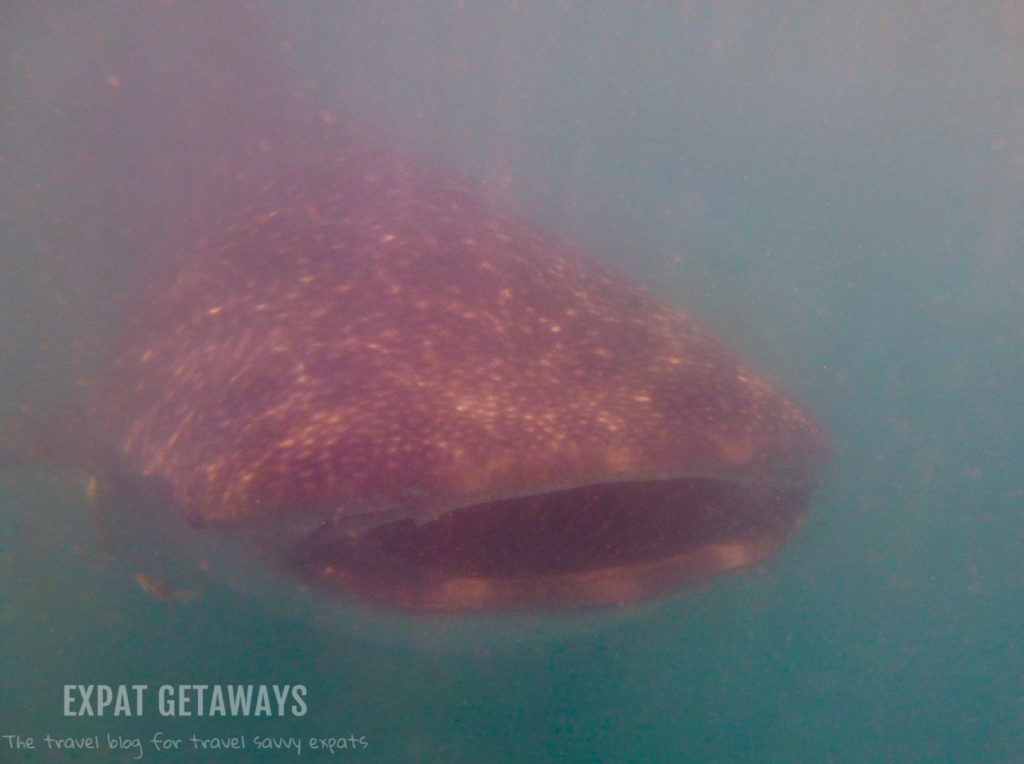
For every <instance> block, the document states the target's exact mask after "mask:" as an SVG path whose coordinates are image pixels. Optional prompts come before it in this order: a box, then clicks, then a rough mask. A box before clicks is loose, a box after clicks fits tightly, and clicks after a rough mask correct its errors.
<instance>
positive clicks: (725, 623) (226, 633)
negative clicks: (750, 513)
mask: <svg viewBox="0 0 1024 764" xmlns="http://www.w3.org/2000/svg"><path fill="white" fill-rule="evenodd" d="M269 5H270V7H268V8H264V9H263V10H262V12H261V13H262V15H263V16H264V17H265V18H266V19H267V25H268V27H269V28H271V29H273V30H275V32H274V34H275V35H276V36H277V38H278V39H280V40H282V41H284V42H285V43H286V44H284V45H282V47H283V48H284V50H283V53H284V56H283V58H284V60H285V62H286V63H287V66H288V67H289V75H290V77H291V78H293V80H294V82H296V83H300V84H301V86H302V87H303V88H304V89H306V90H307V91H309V92H310V93H312V94H313V98H312V100H313V101H315V102H317V103H320V104H322V105H323V107H324V108H325V109H329V110H331V111H334V112H337V113H339V114H344V115H347V116H348V117H351V118H354V119H355V120H357V121H358V122H360V123H361V124H362V125H364V126H365V127H367V128H368V129H369V130H372V131H373V132H375V133H377V134H379V135H381V136H384V137H385V138H386V139H387V140H388V141H390V142H392V143H394V144H396V145H398V146H400V147H402V148H403V149H404V150H406V151H407V152H408V153H411V154H415V155H419V156H423V157H426V158H427V159H429V160H430V161H434V162H436V163H438V164H439V165H441V166H444V165H448V166H452V167H457V168H460V169H461V170H463V171H465V172H467V173H468V174H470V175H471V176H473V177H475V178H477V179H479V180H480V181H482V182H483V183H484V184H486V186H487V187H488V189H489V190H490V192H492V193H493V194H494V195H496V196H498V197H499V198H502V199H504V200H506V201H507V203H508V204H510V205H512V206H515V207H518V208H519V209H521V210H523V211H524V212H526V213H527V214H529V215H530V216H531V217H533V218H534V219H536V220H538V221H539V222H541V223H542V224H543V225H545V226H547V227H549V228H552V229H555V230H558V231H560V232H562V233H564V234H565V235H566V236H568V237H570V238H572V239H574V240H576V241H579V242H581V243H583V244H584V245H586V246H587V247H588V248H589V249H591V250H592V251H593V252H594V253H595V254H596V255H597V256H600V257H604V258H606V259H608V260H609V261H611V262H614V263H615V264H616V265H617V266H618V267H619V268H620V269H621V270H623V271H625V272H627V273H630V274H632V275H633V276H635V277H636V278H637V279H638V280H640V281H642V282H645V283H647V284H650V285H651V286H652V287H653V288H654V289H655V290H656V291H658V292H659V293H660V294H661V295H662V296H663V297H664V298H665V299H667V300H669V301H672V302H674V303H677V304H679V305H683V306H685V307H686V309H687V310H689V311H690V312H692V313H694V314H695V315H697V316H699V317H700V318H701V320H702V321H704V322H705V323H706V324H708V325H709V326H710V327H711V328H712V329H713V330H714V332H715V333H716V334H718V335H719V336H720V337H721V338H722V339H724V340H725V341H726V342H727V344H729V345H731V346H732V347H733V348H735V349H736V350H738V351H739V352H740V353H741V354H742V355H744V356H747V357H748V358H750V359H751V360H752V361H754V362H755V363H756V364H757V365H758V366H760V367H761V368H762V369H763V370H765V371H766V372H768V373H769V374H770V375H771V376H773V377H774V378H775V379H776V380H778V381H779V382H780V383H781V384H782V386H783V387H784V388H785V389H787V390H789V391H790V392H792V393H794V394H795V395H796V396H797V397H798V398H799V399H800V400H802V401H803V402H805V403H806V404H808V405H809V407H810V408H811V409H812V410H814V411H815V412H817V413H818V414H819V415H820V416H821V417H822V418H823V419H824V420H825V421H826V423H827V424H828V425H829V427H830V428H831V430H832V432H833V435H834V438H835V443H836V454H835V461H834V465H833V468H832V471H831V475H830V478H829V482H828V485H827V486H826V489H825V490H824V493H823V495H822V496H821V498H820V500H819V501H818V502H817V503H816V505H815V506H814V508H813V510H812V513H811V514H810V516H809V518H808V520H807V523H806V524H805V527H804V529H803V530H802V532H801V533H800V534H799V535H798V537H797V538H796V539H795V540H794V541H793V543H792V544H791V545H790V546H789V547H787V548H786V549H785V550H784V551H783V552H782V554H780V555H779V556H778V558H776V559H774V560H771V561H770V562H769V563H768V564H766V565H763V566H761V567H759V568H757V569H756V570H753V571H749V572H746V573H744V574H742V575H738V576H735V577H730V578H727V579H724V580H721V581H719V582H716V583H715V584H714V585H713V586H711V587H708V588H707V589H706V590H700V591H695V592H689V593H686V594H685V595H683V596H682V597H680V598H679V599H678V600H676V601H673V602H667V603H664V604H662V605H661V606H660V607H658V608H656V609H654V610H653V611H652V612H650V613H646V614H644V615H643V617H642V618H639V619H637V620H636V621H632V622H627V623H626V624H624V625H618V626H616V627H614V628H610V629H607V630H599V631H597V632H595V633H589V634H584V635H576V636H574V637H572V638H569V639H566V640H564V641H556V642H553V643H543V644H526V645H519V646H512V647H508V646H504V647H500V648H494V649H490V648H489V647H488V646H487V645H480V646H478V648H477V649H474V650H464V651H461V652H457V653H449V652H447V651H443V650H437V651H430V650H408V649H402V648H400V647H384V646H380V645H375V644H372V643H371V644H367V643H364V642H361V641H357V640H352V639H350V638H349V637H347V636H345V635H339V634H335V633H330V632H324V631H321V630H315V629H311V628H309V626H308V624H304V623H302V622H299V621H292V620H289V619H287V618H284V617H281V616H278V615H270V614H267V613H264V612H262V611H260V610H258V609H256V608H254V607H253V606H252V605H251V604H249V603H246V602H242V603H240V602H239V600H238V599H237V598H236V597H234V596H233V595H232V594H231V593H230V592H220V591H217V590H212V591H210V592H208V593H207V594H206V596H204V597H203V598H202V599H201V600H199V601H197V602H193V603H189V604H187V605H177V606H174V605H169V604H166V603H163V602H160V601H159V600H157V599H155V598H154V597H152V596H150V595H149V594H147V593H145V592H143V591H141V590H140V588H139V587H138V585H137V584H136V582H135V581H134V580H132V578H131V576H130V575H128V574H127V573H126V571H125V570H124V569H123V568H122V567H119V566H118V565H117V564H116V561H115V560H113V559H111V558H110V557H109V556H108V555H107V554H106V553H105V552H104V550H103V548H102V545H101V544H100V543H99V542H98V541H97V540H96V538H95V533H94V530H93V524H92V520H91V518H90V515H89V507H88V504H87V501H86V498H85V491H84V483H85V481H86V479H87V478H88V474H87V473H83V472H81V471H76V470H74V469H70V468H65V467H61V466H57V465H45V464H44V465H37V466H30V467H27V468H19V469H17V470H7V471H5V472H4V473H2V475H0V646H2V647H0V734H11V733H19V734H27V735H35V736H37V737H39V736H41V735H42V734H44V733H45V732H50V733H51V734H93V733H98V734H101V735H102V734H103V733H105V732H106V731H111V732H114V733H121V734H135V735H142V736H144V737H148V736H149V735H151V734H152V733H153V732H154V731H156V730H158V729H162V730H165V731H167V732H169V733H177V734H181V735H188V734H191V733H192V732H197V733H198V734H209V735H213V734H218V735H228V734H248V735H253V734H275V735H276V734H295V735H302V736H314V735H321V736H328V735H335V736H343V735H348V734H355V735H357V736H359V735H364V736H366V738H367V739H368V740H369V742H370V748H369V749H367V751H365V752H363V753H361V754H360V756H361V758H362V759H364V760H380V761H397V760H413V761H416V760H422V761H483V760H486V761H544V760H549V759H554V758H556V757H559V758H560V759H561V760H566V761H569V760H576V761H591V760H592V761H626V760H637V761H680V760H692V761H698V760H714V761H722V762H724V761H798V760H802V761H887V760H889V761H979V762H981V761H992V762H1006V761H1016V760H1024V682H1022V680H1021V677H1022V676H1024V654H1022V650H1024V647H1022V639H1021V634H1022V633H1024V556H1022V554H1021V550H1022V548H1024V530H1022V520H1024V513H1022V506H1024V485H1022V481H1021V472H1022V465H1024V393H1022V390H1024V384H1022V382H1024V230H1022V221H1024V4H1020V3H1014V2H1007V3H998V2H994V3H984V4H973V3H959V4H958V3H943V4H938V3H915V2H902V3H901V2H897V3H886V4H879V3H852V2H843V3H838V2H836V3H820V4H809V3H788V2H785V3H771V4H748V3H726V2H723V3H715V4H707V3H683V2H676V3H649V4H645V3H632V2H628V3H627V2H621V3H615V2H606V3H595V2H559V3H540V4H525V3H513V2H509V3H491V2H483V3H474V2H452V3H425V4H411V3H369V2H368V3H352V4H339V3H328V2H323V3H313V2H297V3H289V4H269ZM94 7H97V8H101V6H100V5H99V4H97V5H96V6H94ZM53 8H56V9H57V10H56V11H55V10H53V9H50V10H49V11H48V12H47V13H46V14H40V13H39V12H38V10H37V7H36V5H35V4H32V3H23V4H18V3H10V4H5V6H4V7H3V8H2V9H0V56H2V61H3V68H2V73H0V130H2V131H3V132H2V134H0V156H2V162H0V403H2V406H0V408H3V409H7V410H9V409H16V408H18V407H19V406H21V405H23V404H25V403H35V404H48V403H53V402H63V401H74V400H75V399H76V398H80V397H81V395H82V392H81V390H80V389H79V388H80V385H78V384H76V379H77V378H78V377H79V376H81V375H82V374H85V375H86V376H87V371H88V366H89V357H90V355H91V350H90V348H91V347H92V346H93V345H94V344H95V343H97V342H102V339H100V340H97V337H99V338H102V337H104V336H107V335H108V333H109V330H110V326H111V323H112V321H113V318H112V315H111V314H112V312H113V311H111V310H110V308H109V306H110V305H112V304H117V303H118V301H120V300H122V299H123V292H124V291H125V290H131V289H132V287H133V284H134V282H133V278H135V274H134V271H133V270H132V268H131V265H130V263H127V262H126V261H128V260H130V258H131V253H123V252H101V251H97V250H96V249H95V248H89V247H88V246H77V245H72V244H69V245H68V246H66V247H61V246H57V245H55V244H54V240H53V238H52V237H51V236H49V235H48V233H47V231H46V227H47V226H46V220H48V219H49V218H47V217H44V216H39V217H38V218H36V217H34V216H33V210H35V209H36V208H35V207H34V206H33V205H34V202H33V200H34V198H35V197H34V195H36V194H38V193H41V192H40V191H39V187H40V184H44V180H43V179H44V177H48V176H47V175H46V173H47V172H48V170H49V168H50V163H51V162H53V161H54V160H53V156H54V147H53V145H52V144H51V143H49V142H48V138H47V136H48V135H49V132H48V131H49V130H50V129H51V128H50V125H51V124H52V122H53V120H54V118H55V117H54V114H55V111H57V112H59V110H60V108H61V99H62V98H64V97H65V95H66V92H67V87H66V85H67V83H68V82H70V81H73V79H74V75H75V73H76V67H77V64H76V55H80V53H81V50H82V49H83V48H85V47H88V45H91V44H94V42H95V39H96V38H95V37H94V35H96V34H102V25H103V24H104V23H109V22H108V21H105V20H104V18H105V17H104V14H109V13H110V12H111V11H110V7H104V8H102V9H101V10H99V11H97V18H98V19H99V20H98V21H96V22H95V24H96V25H98V28H99V29H100V31H99V32H98V33H97V31H96V29H97V27H96V26H94V27H92V28H90V27H88V25H85V26H84V27H83V30H85V31H83V32H82V38H78V37H76V36H75V34H73V33H72V32H68V31H67V30H66V25H64V26H63V27H62V26H61V25H58V27H57V28H63V29H64V30H65V31H63V32H62V33H61V34H60V35H55V34H53V33H52V29H53V28H54V27H53V25H52V23H51V22H52V19H49V18H44V19H41V18H40V16H41V15H44V16H45V15H51V16H52V15H53V14H54V13H58V14H59V12H60V11H59V8H60V6H54V7H53ZM114 8H115V11H114V12H115V13H116V6H115V7H114ZM86 15H88V14H86ZM73 28H74V27H73ZM83 39H85V40H87V41H88V44H86V42H83ZM162 46H163V47H162V50H165V51H166V50H171V51H173V49H174V44H173V40H171V41H166V40H164V41H162ZM181 55H186V54H185V53H182V54H181ZM129 73H130V72H129ZM104 204H105V199H103V198H99V199H97V200H96V208H95V209H96V214H97V215H99V216H100V217H102V214H103V212H102V211H103V209H104ZM50 214H53V213H52V210H51V211H50V212H48V215H50ZM78 214H81V212H80V211H78ZM101 224H102V221H101ZM83 367H84V368H85V369H86V371H85V372H83V371H82V369H83ZM85 682H105V683H118V682H126V683H133V682H136V683H137V682H148V683H149V684H150V685H151V686H154V687H155V686H156V685H159V684H163V683H170V684H175V683H179V682H201V683H213V682H232V683H235V682H266V683H271V682H280V683H295V682H303V683H305V684H307V685H308V686H309V688H310V696H309V698H308V702H309V706H310V712H309V714H308V716H307V717H305V718H303V719H300V720H295V721H293V720H288V719H284V720H276V719H272V720H265V719H264V720H260V719H252V720H207V721H204V720H177V721H176V720H165V719H161V718H159V717H156V716H155V715H150V716H148V717H147V718H146V719H143V720H130V719H128V720H124V719H121V720H116V721H114V720H106V721H104V720H64V719H63V718H62V717H61V715H60V714H61V700H60V697H61V688H62V685H63V684H65V683H85ZM150 754H151V751H147V755H150ZM0 758H3V754H0ZM114 758H115V759H116V758H117V757H114ZM40 760H43V759H40ZM268 760H270V759H269V758H268Z"/></svg>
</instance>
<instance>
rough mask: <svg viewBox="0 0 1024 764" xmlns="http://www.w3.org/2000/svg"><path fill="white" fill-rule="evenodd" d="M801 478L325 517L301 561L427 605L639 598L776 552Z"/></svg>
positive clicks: (641, 487)
mask: <svg viewBox="0 0 1024 764" xmlns="http://www.w3.org/2000/svg"><path fill="white" fill-rule="evenodd" d="M810 493H811V491H810V489H809V487H808V486H807V485H806V484H805V483H803V482H802V481H799V480H794V481H786V480H782V481H780V480H773V481H770V482H768V481H765V482H761V483H755V484H745V483H739V482H734V481H730V480H724V479H718V478H713V479H712V478H693V477H690V478H679V479H663V480H637V481H630V482H609V483H595V484H588V485H583V486H579V487H575V488H569V489H562V490H555V491H551V492H546V493H537V494H531V495H526V496H517V497H514V498H507V499H500V500H495V501H487V502H482V503H477V504H471V505H468V506H464V507H461V508H458V509H454V510H451V511H449V512H447V513H444V514H441V515H439V516H437V517H434V518H433V519H430V520H428V521H426V522H423V521H420V522H417V520H416V519H414V518H403V519H400V520H392V521H389V522H386V523H382V524H380V525H377V526H374V527H371V528H363V529H360V530H351V529H349V530H345V529H343V528H341V527H333V526H325V527H324V528H321V529H319V530H318V531H316V532H314V533H313V534H311V535H310V536H309V537H307V538H306V539H305V540H304V541H302V542H301V543H300V544H299V545H298V547H297V548H296V549H295V550H294V552H293V554H292V557H291V565H292V567H293V568H294V569H295V570H296V572H297V573H298V574H299V575H300V576H301V577H302V578H304V579H305V580H307V581H310V582H311V583H312V584H313V585H314V587H316V588H318V589H321V590H326V591H328V592H331V591H335V592H336V591H338V590H342V591H343V592H345V593H348V594H349V595H350V596H352V597H353V598H355V599H356V600H358V601H362V602H365V603H367V604H370V605H376V606H384V607H387V608H391V609H397V610H406V611H419V612H437V613H444V612H474V611H476V612H481V611H504V610H517V609H519V610H523V609H526V610H554V609H559V610H564V609H568V608H588V607H602V606H605V607H607V606H623V605H630V604H634V603H638V602H642V601H645V600H649V599H652V598H655V597H658V596H663V595H665V594H668V593H670V592H672V591H675V590H677V589H679V588H681V587H683V586H686V585H689V584H692V583H694V582H697V581H700V580H702V579H706V578H709V577H711V576H714V575H716V574H719V573H723V572H725V571H728V570H731V569H734V568H739V567H743V566H746V565H750V564H752V563H754V562H757V561H759V560H762V559H764V558H766V557H769V556H771V555H772V554H774V553H775V552H776V551H777V550H778V549H779V548H780V547H781V546H782V545H783V544H784V543H785V542H786V540H787V539H788V538H789V536H790V535H791V534H792V533H793V531H794V530H795V529H796V527H797V526H798V525H799V523H800V519H801V517H802V515H803V513H804V511H805V509H806V507H807V504H808V502H809V499H810Z"/></svg>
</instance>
